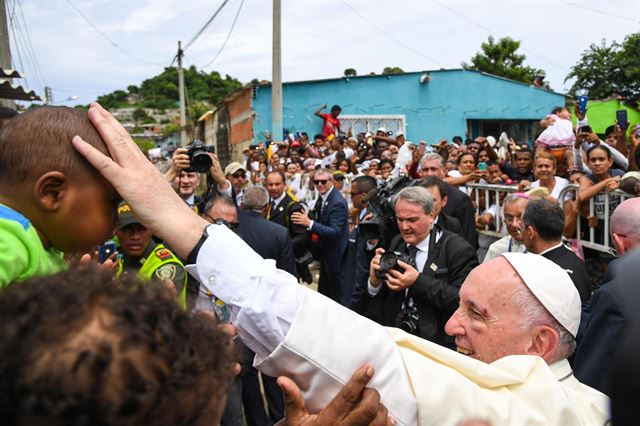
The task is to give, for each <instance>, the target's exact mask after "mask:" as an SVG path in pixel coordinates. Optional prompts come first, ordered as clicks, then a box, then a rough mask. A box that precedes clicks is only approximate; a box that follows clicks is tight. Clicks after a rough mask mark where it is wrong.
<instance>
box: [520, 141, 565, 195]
mask: <svg viewBox="0 0 640 426" xmlns="http://www.w3.org/2000/svg"><path fill="white" fill-rule="evenodd" d="M556 167H557V160H556V157H555V156H554V155H553V154H551V153H549V152H547V151H540V152H539V153H538V154H537V155H536V158H535V160H534V162H533V174H534V176H535V177H536V178H538V179H537V180H536V181H534V182H533V183H531V188H538V187H543V188H547V189H548V190H549V195H550V196H551V197H553V198H554V199H555V200H559V197H560V193H561V192H562V190H563V189H564V188H566V186H567V185H569V181H568V180H567V179H565V178H563V177H560V176H556ZM524 182H525V185H526V184H528V183H529V182H526V181H524Z"/></svg>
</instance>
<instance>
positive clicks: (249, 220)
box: [237, 209, 297, 277]
mask: <svg viewBox="0 0 640 426" xmlns="http://www.w3.org/2000/svg"><path fill="white" fill-rule="evenodd" d="M238 221H239V225H238V230H237V232H238V235H239V236H240V238H242V239H243V240H244V242H245V243H247V244H248V245H249V247H251V248H252V249H253V250H254V251H255V252H256V253H258V254H259V255H260V256H262V257H263V258H265V259H273V260H275V261H276V267H277V268H278V269H282V270H283V271H287V272H288V273H290V274H291V275H293V276H294V277H296V276H297V271H296V262H295V258H294V257H293V250H292V247H291V237H290V236H289V232H288V231H287V228H285V227H284V226H280V225H278V224H276V223H273V222H269V221H268V220H267V219H265V218H263V217H262V216H261V215H260V214H258V213H256V212H252V211H247V210H242V209H239V210H238Z"/></svg>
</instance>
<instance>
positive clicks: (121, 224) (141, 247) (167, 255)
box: [116, 202, 187, 308]
mask: <svg viewBox="0 0 640 426" xmlns="http://www.w3.org/2000/svg"><path fill="white" fill-rule="evenodd" d="M116 236H117V237H118V242H119V246H120V247H119V248H118V251H119V252H120V253H122V258H121V259H119V260H118V269H117V272H116V277H119V276H120V275H122V274H123V273H125V272H128V271H136V272H137V274H138V277H139V278H140V279H141V280H143V281H150V280H152V279H154V278H155V279H159V280H161V281H164V280H171V281H172V282H173V284H174V285H175V286H176V291H177V293H178V302H179V303H180V305H181V306H182V307H183V308H185V307H186V288H187V287H186V282H187V274H186V273H185V271H184V265H183V264H182V262H181V261H180V260H179V259H178V258H177V257H176V255H174V254H173V253H172V252H171V251H170V250H169V249H167V248H166V247H165V246H164V245H163V244H160V243H156V242H155V241H153V239H152V238H151V237H152V234H151V231H149V230H148V229H147V228H145V227H144V226H143V225H142V224H141V223H140V222H139V221H138V219H136V217H135V216H134V215H133V212H132V211H131V208H129V205H128V204H126V203H124V202H122V203H120V205H119V206H118V228H117V230H116Z"/></svg>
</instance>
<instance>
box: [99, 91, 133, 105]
mask: <svg viewBox="0 0 640 426" xmlns="http://www.w3.org/2000/svg"><path fill="white" fill-rule="evenodd" d="M127 96H128V93H127V92H125V91H124V90H116V91H115V92H111V93H108V94H106V95H102V96H98V102H99V103H100V105H102V106H103V107H105V108H106V109H115V108H125V107H127V106H128V104H127Z"/></svg>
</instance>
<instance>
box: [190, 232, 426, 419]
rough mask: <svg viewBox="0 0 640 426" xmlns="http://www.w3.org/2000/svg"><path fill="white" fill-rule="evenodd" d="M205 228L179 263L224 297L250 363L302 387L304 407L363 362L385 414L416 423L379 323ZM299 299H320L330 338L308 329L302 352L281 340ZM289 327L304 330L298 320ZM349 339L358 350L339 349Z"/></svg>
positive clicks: (408, 391) (394, 351) (395, 354)
mask: <svg viewBox="0 0 640 426" xmlns="http://www.w3.org/2000/svg"><path fill="white" fill-rule="evenodd" d="M208 230H209V235H210V236H209V238H208V239H207V240H206V241H205V243H204V244H203V245H202V247H201V248H200V251H199V253H198V258H197V261H196V264H195V265H189V266H187V270H188V271H189V273H191V274H192V275H194V276H195V277H196V278H197V279H198V280H199V281H200V283H201V284H202V285H204V286H206V287H207V289H208V290H209V291H210V292H211V293H213V294H214V295H215V296H216V297H217V298H219V299H220V300H222V301H223V302H225V303H226V304H227V306H228V308H229V310H230V311H231V322H232V323H233V324H234V325H235V326H236V327H237V328H238V335H239V336H240V339H242V341H243V343H244V344H245V345H247V346H248V347H249V348H250V349H251V350H252V351H254V352H255V353H256V360H255V365H256V367H257V368H258V369H260V370H261V371H264V372H265V373H266V374H268V375H271V376H278V375H286V376H288V377H290V378H291V379H292V380H294V381H295V382H296V384H298V386H299V387H300V389H301V390H302V392H303V394H304V396H305V400H306V402H307V408H308V409H309V410H310V411H311V412H318V411H320V410H321V409H322V408H324V406H326V405H327V404H328V403H329V402H330V401H331V400H332V399H333V397H335V395H336V394H337V393H338V392H339V391H340V389H341V388H342V386H343V385H344V384H345V383H346V382H347V381H348V380H349V379H350V378H351V375H352V374H353V372H354V371H355V370H356V369H358V368H359V367H361V366H362V365H364V364H366V363H367V362H370V363H372V364H373V366H374V367H375V369H376V373H375V375H374V377H373V379H372V380H371V382H370V383H369V386H371V387H373V388H375V389H377V390H378V392H380V395H381V398H382V401H383V403H384V404H385V406H386V407H387V409H388V410H389V414H390V415H391V416H392V417H394V418H395V419H396V420H397V421H398V422H399V423H400V424H403V425H415V424H417V423H418V408H417V402H416V400H415V397H414V394H413V391H412V387H411V382H410V380H409V376H408V374H407V372H406V370H405V367H404V364H403V361H402V357H401V355H400V352H399V350H398V348H397V347H396V344H395V343H394V341H393V339H392V338H391V336H389V334H388V333H387V331H386V329H385V328H384V327H382V326H380V325H378V324H376V323H374V322H372V321H370V320H368V319H366V318H364V317H361V316H359V315H357V314H355V313H353V312H352V311H349V310H348V309H346V308H344V307H342V306H340V305H338V304H336V303H333V302H331V301H329V300H328V299H326V298H325V297H324V296H322V295H320V294H318V293H316V292H314V291H311V290H309V289H307V288H305V287H302V286H301V285H299V284H298V282H297V280H296V279H295V277H293V276H292V275H290V274H288V273H286V272H284V271H281V270H278V269H276V266H275V261H273V260H265V259H263V258H261V257H260V256H259V255H258V254H257V253H255V252H254V251H253V250H251V248H250V247H249V246H248V245H247V244H246V243H245V242H244V241H242V240H241V239H240V238H239V237H238V236H237V235H235V234H234V233H233V232H231V231H230V230H229V229H227V227H225V226H224V225H214V226H210V227H209V228H208ZM307 298H312V299H314V300H315V299H321V300H322V303H317V304H315V305H317V306H319V307H322V309H321V310H320V311H318V315H317V319H316V320H317V324H316V325H321V328H322V329H323V330H324V331H325V332H326V333H329V334H330V335H331V338H330V339H325V337H326V336H325V337H323V336H321V335H317V334H316V332H315V331H313V330H309V333H310V334H309V335H308V336H307V338H308V342H309V345H310V347H309V351H308V352H307V351H305V354H307V355H305V354H301V353H300V352H298V351H292V350H291V348H288V347H286V345H284V341H285V336H286V335H287V333H289V332H290V331H291V328H292V325H294V320H295V317H296V315H297V313H298V309H300V307H301V306H302V304H303V302H304V301H305V299H307ZM310 301H311V300H307V302H310ZM345 317H346V318H348V321H344V319H345ZM337 318H341V319H342V320H337ZM294 330H295V332H296V334H298V335H299V334H304V333H305V329H304V324H301V326H296V328H295V329H294ZM363 330H365V331H366V332H365V333H363ZM354 342H357V348H358V350H356V351H354V350H347V349H348V348H353V347H354ZM328 345H330V346H328ZM314 347H315V348H317V349H322V350H321V351H319V352H317V353H320V354H330V355H331V358H330V359H328V358H327V357H325V356H322V359H314V358H313V357H312V356H309V355H308V354H310V353H313V348H314Z"/></svg>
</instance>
